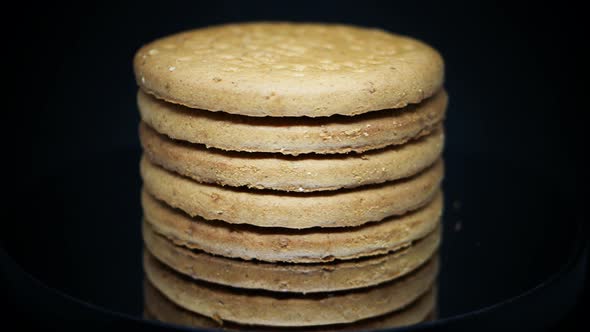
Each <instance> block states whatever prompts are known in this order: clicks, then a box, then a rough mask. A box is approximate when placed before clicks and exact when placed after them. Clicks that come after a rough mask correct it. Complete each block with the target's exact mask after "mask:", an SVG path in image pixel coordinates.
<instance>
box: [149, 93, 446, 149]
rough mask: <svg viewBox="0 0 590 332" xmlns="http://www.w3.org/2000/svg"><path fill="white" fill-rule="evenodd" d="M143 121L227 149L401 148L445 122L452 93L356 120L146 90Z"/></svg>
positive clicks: (181, 137)
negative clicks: (190, 101)
mask: <svg viewBox="0 0 590 332" xmlns="http://www.w3.org/2000/svg"><path fill="white" fill-rule="evenodd" d="M137 102H138V106H139V111H140V113H141V118H142V120H143V121H144V122H146V123H148V124H149V125H150V126H151V127H152V128H154V129H155V130H156V131H157V132H159V133H162V134H165V135H167V136H169V137H171V138H174V139H178V140H182V141H188V142H192V143H199V144H204V145H205V146H207V147H213V148H217V149H222V150H228V151H247V152H280V153H282V154H288V155H298V154H306V153H312V152H313V153H317V154H333V153H347V152H351V151H354V152H364V151H367V150H373V149H380V148H383V147H386V146H389V145H399V144H403V143H405V142H407V141H408V140H410V139H412V138H417V137H420V136H423V135H426V134H428V133H430V132H431V131H432V130H433V128H434V127H436V126H438V125H439V124H440V123H441V122H442V121H443V119H444V115H445V110H446V106H447V94H446V92H445V91H441V92H439V93H437V94H435V95H434V96H433V97H431V98H428V99H426V100H423V101H422V102H421V103H420V104H413V105H409V106H407V107H405V108H403V109H389V110H383V111H377V112H371V113H367V114H361V115H357V116H354V117H349V116H338V115H335V116H330V117H325V118H306V117H297V118H293V117H289V118H276V117H275V118H255V117H248V116H241V115H233V114H227V113H223V112H209V111H203V110H197V109H190V108H187V107H183V106H180V105H176V104H171V103H167V102H164V101H162V100H159V99H156V98H154V97H152V96H149V95H147V94H146V93H144V92H142V91H141V90H140V91H139V93H138V96H137Z"/></svg>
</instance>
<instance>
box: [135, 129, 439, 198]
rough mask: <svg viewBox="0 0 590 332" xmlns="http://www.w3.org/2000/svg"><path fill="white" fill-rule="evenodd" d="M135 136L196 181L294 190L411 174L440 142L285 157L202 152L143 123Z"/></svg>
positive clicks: (433, 155) (149, 152)
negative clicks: (350, 152) (335, 153)
mask: <svg viewBox="0 0 590 332" xmlns="http://www.w3.org/2000/svg"><path fill="white" fill-rule="evenodd" d="M139 132H140V139H141V143H142V146H143V148H144V152H145V155H146V156H147V157H148V158H149V159H150V160H151V161H152V162H153V163H155V164H157V165H160V166H163V167H164V168H166V169H168V170H171V171H174V172H176V173H179V174H181V175H184V176H188V177H190V178H193V179H195V180H197V181H198V182H205V183H215V184H221V185H228V186H233V187H238V186H247V187H249V188H256V189H276V190H283V191H297V192H311V191H323V190H335V189H340V188H354V187H358V186H362V185H366V184H376V183H383V182H385V181H392V180H397V179H400V178H404V177H408V176H411V175H414V174H416V173H418V172H420V171H421V170H423V169H425V168H426V167H428V166H430V165H432V164H433V163H434V162H435V161H436V160H437V159H438V158H439V156H440V154H441V152H442V149H443V142H444V134H443V132H442V130H436V131H435V132H434V133H432V134H431V135H428V136H425V137H423V138H421V139H418V140H414V141H411V142H408V143H406V144H404V145H401V146H396V147H392V148H386V149H380V150H374V151H369V152H365V153H363V154H356V153H354V154H348V155H330V156H318V155H306V156H299V157H290V156H284V155H281V154H276V153H247V152H224V151H221V150H216V149H207V148H206V147H204V146H203V145H195V144H187V143H186V142H181V141H174V140H171V139H168V138H167V137H165V136H164V135H159V134H158V133H157V132H155V131H154V130H153V129H151V128H150V127H148V126H147V125H145V124H142V125H141V126H140V130H139Z"/></svg>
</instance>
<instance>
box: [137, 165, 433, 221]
mask: <svg viewBox="0 0 590 332" xmlns="http://www.w3.org/2000/svg"><path fill="white" fill-rule="evenodd" d="M141 175H142V178H143V182H144V186H145V189H146V190H147V191H148V192H149V193H150V194H152V195H154V196H155V197H156V198H158V199H160V200H163V201H164V202H166V203H167V204H169V205H171V206H173V207H176V208H179V209H181V210H183V211H185V212H187V213H188V214H190V215H192V216H200V217H202V218H204V219H207V220H214V219H219V220H223V221H226V222H229V223H234V224H251V225H256V226H262V227H285V228H296V229H302V228H310V227H315V226H319V227H343V226H358V225H362V224H364V223H367V222H370V221H379V220H382V219H384V218H386V217H389V216H392V215H399V214H403V213H405V212H407V211H411V210H414V209H416V208H419V207H420V206H423V205H424V204H426V203H427V202H428V201H430V200H431V198H432V197H433V196H434V194H435V193H436V192H437V191H438V186H439V184H440V182H441V180H442V177H443V163H442V161H441V160H439V161H438V162H436V163H435V164H434V165H433V166H431V167H429V168H427V169H426V170H424V171H422V172H421V173H419V174H417V175H415V176H413V177H411V178H406V179H402V180H397V181H392V182H386V183H383V184H379V185H369V186H364V187H359V188H354V189H351V190H339V191H324V192H314V193H287V192H279V191H273V190H243V189H236V188H229V187H221V186H217V185H210V184H202V183H199V182H196V181H194V180H191V179H188V178H185V177H182V176H179V175H177V174H175V173H172V172H169V171H166V170H164V169H163V168H161V167H158V166H156V165H154V164H152V163H151V162H149V161H147V159H146V158H143V159H142V161H141Z"/></svg>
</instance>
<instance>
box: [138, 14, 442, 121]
mask: <svg viewBox="0 0 590 332" xmlns="http://www.w3.org/2000/svg"><path fill="white" fill-rule="evenodd" d="M134 69H135V75H136V79H137V82H138V84H139V85H140V87H141V89H143V90H144V91H145V92H148V93H150V94H153V95H155V96H156V97H158V98H160V99H164V100H166V101H169V102H172V103H177V104H182V105H185V106H188V107H191V108H198V109H204V110H209V111H223V112H228V113H233V114H241V115H247V116H277V117H282V116H309V117H320V116H330V115H334V114H342V115H356V114H362V113H366V112H370V111H376V110H382V109H390V108H401V107H404V106H406V105H407V104H411V103H418V102H420V101H421V100H423V99H425V98H427V97H429V96H431V95H433V94H434V93H435V92H436V91H438V90H439V89H440V88H441V86H442V82H443V76H444V68H443V61H442V58H441V56H440V55H439V53H438V52H437V51H435V50H434V49H432V48H431V47H429V46H428V45H426V44H424V43H422V42H420V41H417V40H415V39H411V38H408V37H404V36H399V35H395V34H391V33H388V32H385V31H382V30H378V29H366V28H359V27H353V26H345V25H326V24H298V23H246V24H228V25H220V26H214V27H208V28H204V29H196V30H192V31H187V32H182V33H179V34H175V35H172V36H168V37H164V38H162V39H158V40H156V41H154V42H152V43H149V44H147V45H145V46H143V47H142V48H141V49H140V50H139V51H138V52H137V53H136V55H135V58H134Z"/></svg>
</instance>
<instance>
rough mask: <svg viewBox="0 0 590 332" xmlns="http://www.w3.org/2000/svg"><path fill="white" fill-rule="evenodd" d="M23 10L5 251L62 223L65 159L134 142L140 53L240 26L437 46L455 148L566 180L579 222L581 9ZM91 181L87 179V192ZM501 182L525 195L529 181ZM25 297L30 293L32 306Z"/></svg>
mask: <svg viewBox="0 0 590 332" xmlns="http://www.w3.org/2000/svg"><path fill="white" fill-rule="evenodd" d="M19 7H21V8H19ZM19 7H17V9H16V10H13V11H6V12H5V15H6V16H11V15H13V16H14V18H15V21H16V23H15V24H13V25H10V26H6V27H5V28H4V36H3V37H4V39H5V40H4V43H3V44H4V50H3V51H2V52H3V53H4V55H5V56H6V55H8V61H6V62H5V63H4V66H5V68H4V71H5V73H9V74H8V75H6V76H4V79H5V82H4V83H6V84H7V86H8V87H7V89H4V91H5V100H6V102H7V103H6V104H5V105H4V107H3V108H4V109H3V112H2V115H3V134H4V135H5V136H6V138H5V145H4V156H3V157H4V158H3V159H4V163H5V165H6V166H8V167H9V168H11V169H10V172H9V173H6V174H7V175H8V176H7V177H6V180H7V181H8V182H9V183H10V184H11V186H10V187H9V188H10V197H11V199H10V200H9V201H7V203H8V204H7V212H10V213H11V215H13V216H17V217H16V218H7V219H5V220H4V221H3V228H4V230H3V231H2V239H1V240H2V245H3V247H5V248H6V249H7V251H8V252H9V253H10V252H11V248H16V247H19V248H21V247H22V245H21V246H19V244H22V241H23V240H22V237H23V235H22V234H30V235H29V236H32V238H33V239H35V240H36V241H32V242H31V245H28V246H26V248H27V249H26V250H25V251H22V250H21V251H19V254H18V256H21V258H23V257H24V258H27V257H29V258H30V257H33V256H35V255H38V254H39V253H40V252H42V251H43V249H44V248H46V247H47V246H51V239H45V238H43V234H42V232H43V227H40V226H39V224H44V225H46V226H45V227H48V226H47V225H48V224H50V223H51V222H52V221H53V220H54V219H56V218H63V216H64V215H65V214H66V213H65V212H64V211H63V210H65V207H66V206H67V204H69V202H64V201H60V200H59V197H48V196H50V194H48V193H47V191H43V190H42V189H41V188H39V184H40V183H41V182H40V180H39V179H41V178H51V177H52V176H55V174H58V173H60V172H61V171H63V170H62V169H63V165H69V166H70V167H72V168H76V167H77V165H83V164H84V162H86V161H88V160H90V159H92V157H93V156H97V155H102V154H105V153H108V151H112V150H114V149H120V148H137V147H138V145H139V143H138V140H137V124H138V121H139V116H138V112H137V109H136V106H135V91H136V89H137V88H136V85H135V81H134V77H133V72H132V66H131V59H132V57H133V54H134V52H135V51H136V50H137V49H138V48H139V47H140V46H141V45H142V44H144V43H147V42H149V41H151V40H153V39H155V38H158V37H162V36H165V35H168V34H170V33H174V32H178V31H181V30H185V29H190V28H197V27H202V26H206V25H210V24H217V23H224V22H234V21H251V20H292V21H323V22H341V23H350V24H357V25H364V26H372V27H380V28H383V29H386V30H390V31H393V32H397V33H401V34H407V35H410V36H413V37H416V38H418V39H421V40H423V41H425V42H427V43H429V44H431V45H433V46H434V47H435V48H437V49H438V50H439V51H440V52H441V53H442V55H443V57H444V58H445V61H446V84H445V86H446V89H447V90H448V92H449V94H450V105H449V111H448V119H447V122H446V128H447V150H448V151H455V152H457V151H459V152H460V153H461V155H465V156H469V155H485V156H488V158H487V160H489V162H490V163H492V164H494V165H496V164H497V165H498V167H499V166H501V165H505V164H510V165H512V166H513V167H514V168H515V169H516V170H517V171H519V172H534V173H537V174H541V175H542V176H546V177H547V179H551V181H553V182H555V183H557V184H558V189H557V190H556V191H555V192H554V195H555V197H556V198H559V199H561V200H565V201H567V202H569V207H570V209H571V210H570V211H568V213H567V215H568V218H579V219H581V218H584V216H583V214H582V207H583V204H582V198H583V192H582V183H581V181H582V174H581V172H582V171H583V170H584V169H583V166H582V163H581V157H582V154H583V153H585V152H586V148H585V145H584V144H583V143H584V142H585V140H584V139H583V136H585V135H586V132H585V130H584V127H586V125H585V123H584V122H585V120H584V119H585V113H586V112H587V110H586V108H587V106H585V105H584V104H583V101H585V99H586V98H585V95H586V92H585V91H583V90H582V89H583V88H586V86H587V83H585V84H584V83H583V80H582V79H583V78H584V74H582V69H583V66H582V60H583V56H582V52H581V47H580V45H581V44H583V43H586V42H587V38H584V35H583V32H584V31H583V26H584V25H585V23H587V22H585V21H584V20H583V18H582V17H581V15H578V14H579V12H580V10H581V9H580V8H576V7H575V6H569V5H567V4H566V3H562V2H559V3H551V4H541V3H531V4H518V5H517V4H515V3H500V2H494V3H485V4H484V3H481V2H478V1H472V2H465V3H459V2H447V1H431V2H429V1H367V0H365V1H338V2H327V1H247V2H246V1H239V2H238V1H208V2H196V1H195V2H192V1H162V0H161V1H141V2H122V1H121V2H113V3H109V4H106V3H103V2H100V3H94V4H87V3H85V2H79V3H60V4H49V5H48V4H45V5H43V6H41V5H38V4H34V3H22V4H20V6H19ZM25 165H26V166H27V167H24V166H25ZM482 176H486V175H485V174H482ZM130 181H131V182H134V181H136V179H132V180H130ZM85 183H86V181H85V180H84V178H80V180H79V185H80V187H81V189H80V194H81V195H83V192H84V190H82V188H83V187H84V186H85ZM537 185H538V186H539V188H541V187H543V186H544V183H542V182H539V183H538V184H537ZM6 189H8V188H6ZM506 190H510V191H513V190H521V191H522V192H523V195H526V194H527V190H535V189H534V188H532V189H531V188H506ZM44 201H51V202H52V203H51V204H48V203H44ZM56 202H57V203H56ZM540 208H541V207H540ZM543 208H547V207H543ZM549 208H550V207H549ZM97 210H100V206H97ZM531 223H534V220H531ZM80 232H81V233H83V232H84V229H83V227H82V226H81V227H80ZM25 236H26V235H25ZM88 236H89V237H91V236H92V234H88ZM556 245H559V243H556ZM73 250H74V249H73ZM121 252H123V249H121ZM17 258H18V257H17ZM16 260H17V261H18V259H16ZM52 267H53V268H59V265H52V263H51V260H48V261H46V262H45V263H43V266H42V268H52ZM31 296H33V298H30V299H28V300H30V301H35V298H34V295H31ZM586 298H587V297H586ZM25 302H26V301H25ZM21 304H22V303H21ZM47 305H51V304H49V303H48V304H47ZM576 315H577V316H576ZM578 316H579V314H576V313H574V314H572V315H571V317H569V318H568V320H567V321H566V322H564V324H570V325H568V326H571V325H573V324H575V321H576V319H578Z"/></svg>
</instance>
